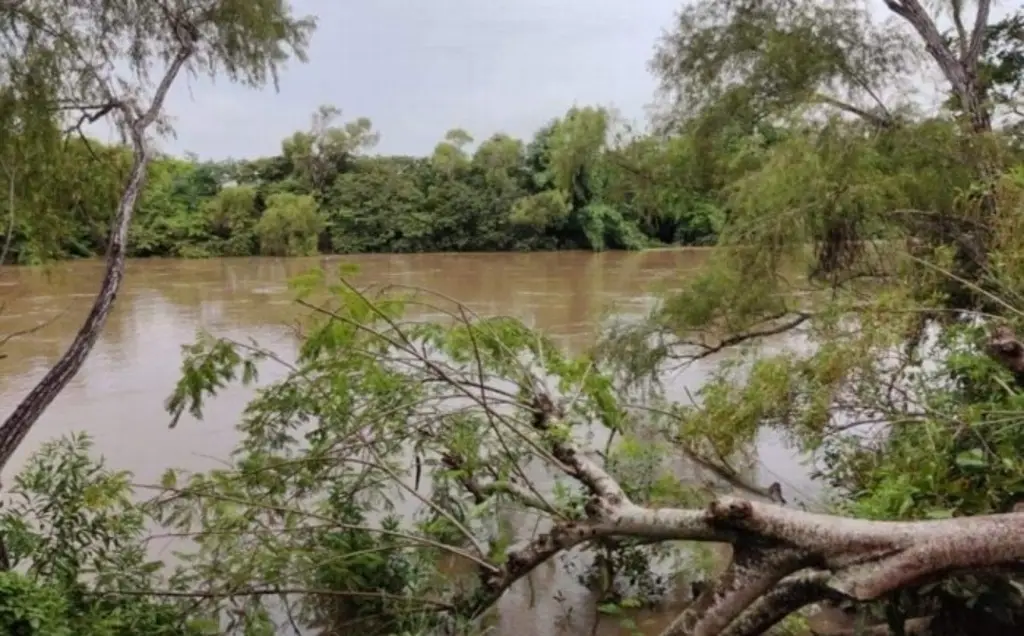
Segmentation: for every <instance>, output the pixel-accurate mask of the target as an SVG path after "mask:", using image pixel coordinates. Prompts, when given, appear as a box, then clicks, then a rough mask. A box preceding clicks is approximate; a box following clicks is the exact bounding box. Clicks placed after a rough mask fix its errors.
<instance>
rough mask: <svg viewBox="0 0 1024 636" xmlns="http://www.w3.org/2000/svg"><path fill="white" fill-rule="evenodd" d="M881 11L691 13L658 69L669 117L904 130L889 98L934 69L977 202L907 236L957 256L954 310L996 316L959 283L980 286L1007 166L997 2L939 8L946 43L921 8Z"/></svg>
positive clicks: (744, 6)
mask: <svg viewBox="0 0 1024 636" xmlns="http://www.w3.org/2000/svg"><path fill="white" fill-rule="evenodd" d="M885 6H886V8H887V9H888V10H889V12H890V14H891V15H892V16H893V17H894V18H895V21H888V22H886V23H884V24H879V23H878V22H877V21H876V20H873V19H872V17H871V15H870V14H869V12H868V9H867V6H866V5H863V4H861V3H858V2H835V3H827V4H820V3H816V2H797V3H777V2H763V1H761V0H754V1H753V2H741V3H718V2H714V3H703V4H694V5H691V6H688V7H687V8H686V9H684V10H683V11H682V12H681V13H680V14H679V16H678V20H677V24H676V28H675V29H674V30H673V31H672V32H670V33H669V34H668V35H667V36H666V37H665V38H664V40H663V41H662V42H661V44H660V46H659V49H658V52H657V55H656V56H655V59H654V62H653V63H652V68H653V70H654V71H655V72H656V73H657V74H658V75H659V77H660V78H661V81H662V89H663V93H664V94H665V95H666V96H667V97H668V98H669V99H670V102H671V104H672V105H673V106H672V107H670V108H669V110H668V112H667V113H666V114H665V117H666V118H667V120H668V121H669V122H670V123H671V124H672V125H680V124H681V123H682V122H684V121H691V122H693V120H694V118H695V117H696V119H698V120H700V121H701V122H702V125H703V126H705V127H707V128H710V130H715V129H718V128H720V127H721V125H722V123H723V122H729V123H730V125H732V123H733V122H735V120H736V119H742V120H744V123H745V125H746V126H752V125H755V124H757V123H759V122H764V121H771V118H775V117H780V116H787V115H793V114H794V113H800V112H807V111H812V110H820V109H822V108H824V109H825V111H826V112H828V111H832V112H840V113H843V114H852V115H854V116H856V117H857V118H859V119H860V120H862V121H863V122H865V123H867V124H869V125H870V126H871V127H873V128H879V127H881V128H889V127H892V126H894V125H897V124H899V123H901V121H902V120H903V119H904V117H903V116H902V115H901V114H900V112H901V110H902V111H907V110H909V109H910V108H911V104H909V103H908V101H907V100H901V101H900V102H896V103H889V102H888V100H887V99H886V94H887V92H888V93H892V94H894V95H895V96H896V97H897V98H898V97H900V96H901V95H903V94H905V92H906V91H905V90H904V89H905V87H906V86H908V85H911V84H912V83H913V82H914V81H916V80H917V79H918V78H921V77H924V76H925V75H926V74H927V71H928V70H937V71H939V72H940V73H941V75H942V77H943V78H944V80H945V81H946V84H947V86H948V88H949V92H950V94H951V95H952V96H954V97H955V100H956V103H957V105H958V106H957V107H958V109H959V113H960V116H959V120H960V121H961V123H962V124H964V130H963V133H964V134H962V135H960V136H959V137H958V141H957V144H958V147H957V148H956V149H955V152H958V153H960V154H961V159H960V160H961V161H962V162H964V163H965V164H966V165H969V166H971V168H972V169H973V170H974V171H975V175H976V184H975V192H974V193H973V194H972V196H971V198H970V201H969V202H968V205H965V206H963V207H969V208H970V209H969V210H959V211H958V212H957V213H956V214H953V213H950V212H947V211H945V210H937V211H935V212H936V213H937V214H935V215H934V216H933V217H931V218H930V219H929V220H928V221H927V222H926V221H924V220H922V218H920V217H918V218H917V219H916V223H915V225H914V227H913V228H911V229H909V231H910V232H913V233H915V234H917V235H918V236H919V237H920V238H921V239H922V243H924V244H926V245H927V246H929V247H926V248H923V249H931V248H942V247H944V246H952V247H953V248H954V250H955V253H956V258H955V259H954V265H953V266H954V268H955V270H956V271H955V274H956V276H955V277H954V278H952V279H950V280H949V281H947V283H946V286H947V287H948V288H949V289H948V290H947V293H948V294H949V297H950V300H949V302H950V303H951V305H954V306H957V307H959V308H962V309H968V308H972V307H977V306H982V307H985V308H987V309H991V307H988V306H987V301H986V297H985V296H984V295H983V294H978V293H976V292H973V291H971V290H968V289H966V288H964V287H963V286H962V285H961V284H960V283H958V282H957V281H956V278H966V279H969V280H982V279H983V278H984V276H983V275H982V273H983V272H985V271H986V270H987V269H988V268H989V266H990V264H989V263H988V261H987V254H988V252H989V251H990V249H991V247H992V246H991V243H992V242H993V241H994V240H996V239H995V238H994V237H993V236H991V235H990V234H988V233H987V232H984V231H980V230H979V228H980V227H993V226H994V225H995V224H997V221H996V220H995V218H996V217H997V216H998V214H999V211H998V210H997V205H996V203H997V201H996V199H997V196H996V194H995V193H994V191H993V189H994V188H995V187H996V182H997V181H998V178H999V175H1000V174H1001V171H1002V168H1003V166H1004V165H1005V164H1004V163H1003V160H1004V158H1005V155H1003V153H1002V152H1001V148H1000V146H1001V140H999V139H998V138H995V137H993V135H992V134H991V133H992V130H993V129H992V108H993V106H992V103H991V100H989V99H988V97H989V95H988V94H987V92H986V88H985V86H984V82H983V80H982V70H983V68H982V67H983V60H982V58H983V54H984V53H985V42H986V38H987V37H988V34H989V33H990V31H991V25H990V24H989V22H990V19H989V13H990V8H991V3H990V2H989V0H983V1H981V2H978V3H976V11H975V13H974V16H973V19H968V16H966V15H965V14H966V5H965V3H962V2H952V3H949V4H948V5H943V7H942V8H943V9H944V10H948V11H949V12H950V14H951V16H952V20H953V22H954V24H955V25H956V33H955V34H954V35H952V36H951V37H948V38H943V35H942V34H941V33H940V31H939V29H938V27H937V26H936V18H937V15H938V14H937V12H936V11H932V12H929V10H928V9H927V8H926V7H925V6H924V5H922V4H921V3H920V2H918V0H906V1H904V0H892V1H889V0H886V2H885ZM907 35H912V37H911V38H908V37H907ZM922 60H928V61H929V62H930V68H929V67H926V66H924V65H922V63H921V61H922ZM736 114H740V117H739V118H737V117H735V115H736ZM716 122H717V123H716ZM691 125H696V123H692V124H691ZM950 150H951V151H953V150H954V149H950ZM823 227H824V226H823ZM849 229H850V228H848V227H845V226H842V224H841V223H839V222H836V223H835V224H831V225H828V227H825V231H826V233H829V234H831V235H833V236H834V237H838V236H840V235H842V236H845V237H847V239H849V238H851V233H850V232H849ZM986 284H987V283H986ZM986 289H987V287H986ZM990 291H991V290H990ZM979 304H980V305H979Z"/></svg>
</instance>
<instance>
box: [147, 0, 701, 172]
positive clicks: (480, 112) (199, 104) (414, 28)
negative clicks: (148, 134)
mask: <svg viewBox="0 0 1024 636" xmlns="http://www.w3.org/2000/svg"><path fill="white" fill-rule="evenodd" d="M293 6H295V8H296V13H298V14H300V15H309V14H313V15H316V16H318V19H319V26H318V28H317V30H316V33H315V34H314V35H313V39H312V42H311V46H310V50H309V62H308V63H305V64H301V63H298V62H291V63H290V64H289V66H288V68H286V69H285V70H284V72H283V73H282V74H281V82H280V91H279V92H278V93H276V94H275V92H274V90H273V88H272V87H271V88H267V89H265V90H263V91H254V90H251V89H247V88H244V87H241V86H237V85H232V84H231V83H229V82H227V81H226V80H223V79H222V80H220V81H217V82H216V83H213V82H211V81H209V80H206V79H190V80H188V81H182V80H184V79H185V78H181V79H180V80H179V81H178V83H176V84H175V86H174V87H173V89H172V92H171V94H170V95H169V96H168V100H167V104H166V108H165V112H166V114H167V115H169V116H170V117H171V124H172V126H173V127H174V129H175V131H176V135H177V136H176V138H168V139H163V140H161V141H160V143H159V146H160V148H161V149H162V150H165V151H168V152H172V153H175V154H182V153H184V152H194V153H196V154H197V155H199V156H200V157H201V158H203V159H225V158H229V157H234V158H245V157H256V156H265V155H271V154H276V153H277V152H279V151H280V146H281V140H282V139H283V138H285V137H286V136H288V135H290V134H292V133H293V132H295V131H297V130H305V129H307V128H308V127H309V124H310V117H311V115H312V113H313V111H314V110H315V109H316V108H317V107H318V106H320V105H321V104H333V105H335V106H337V107H339V108H341V109H342V118H343V119H355V118H357V117H364V116H365V117H369V118H370V119H371V120H372V121H373V124H374V128H375V129H376V130H378V131H379V132H380V133H381V141H380V143H379V145H378V146H377V149H376V150H377V151H378V152H382V153H397V154H428V153H430V152H431V151H432V150H433V148H434V146H435V144H436V143H437V142H438V141H439V140H440V139H441V138H442V137H443V136H444V133H445V132H446V131H448V130H450V129H452V128H463V129H465V130H466V131H468V132H469V133H470V134H471V135H473V136H474V137H476V138H477V139H478V140H482V139H484V138H486V137H489V136H490V135H492V134H494V133H496V132H506V133H509V134H512V135H516V136H523V137H529V136H530V135H532V134H533V132H534V131H535V130H536V129H537V128H539V127H541V126H542V125H543V124H545V123H546V122H547V121H549V120H550V119H552V118H553V117H557V116H560V115H562V114H563V113H564V112H565V111H566V110H567V109H568V108H570V107H571V106H573V105H574V104H579V105H602V106H613V107H615V108H617V109H618V110H619V111H620V112H621V113H622V114H623V115H624V116H626V117H628V118H630V119H634V120H637V121H642V120H643V119H644V117H645V110H646V107H647V106H648V105H650V104H651V103H652V102H653V100H654V95H655V89H656V81H655V79H654V77H653V76H652V75H651V74H650V73H649V71H648V69H647V63H648V61H649V60H650V59H651V57H652V55H653V52H654V46H655V43H656V41H657V39H658V38H659V36H660V35H661V33H662V31H663V30H664V29H666V28H668V27H669V26H670V25H671V22H672V19H673V16H674V14H675V12H676V11H677V9H678V8H679V7H680V6H681V1H680V0H641V1H637V0H294V2H293Z"/></svg>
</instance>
